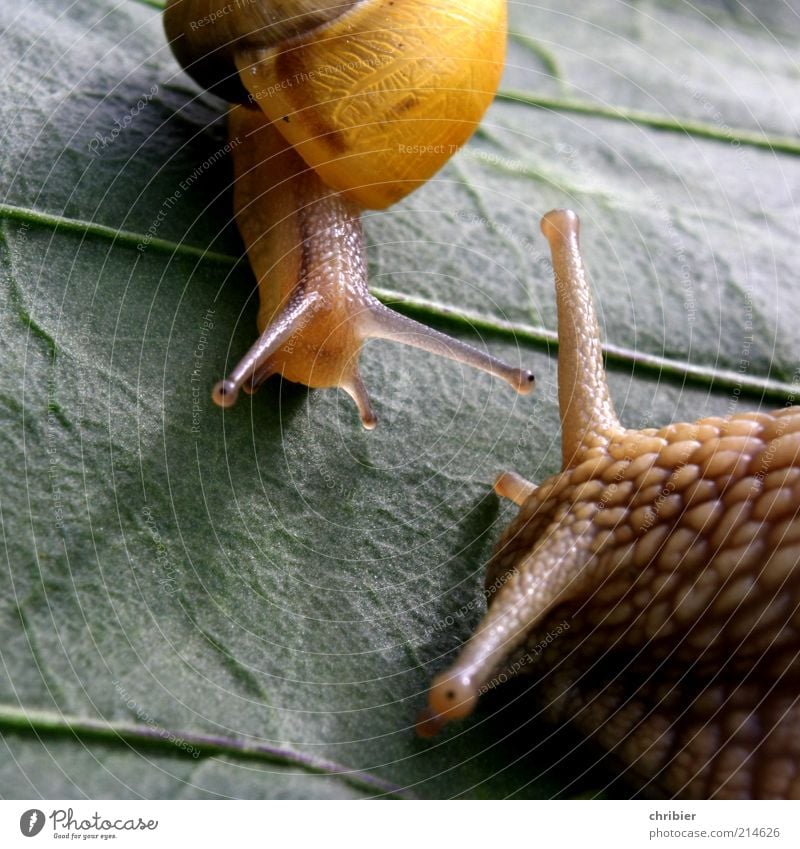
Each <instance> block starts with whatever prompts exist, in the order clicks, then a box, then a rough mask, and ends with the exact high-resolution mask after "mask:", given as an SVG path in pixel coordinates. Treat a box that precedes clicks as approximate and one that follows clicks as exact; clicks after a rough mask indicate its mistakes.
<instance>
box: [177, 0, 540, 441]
mask: <svg viewBox="0 0 800 849" xmlns="http://www.w3.org/2000/svg"><path fill="white" fill-rule="evenodd" d="M164 25H165V29H166V32H167V35H168V37H169V39H170V45H171V47H172V49H173V52H174V53H175V55H176V57H177V58H178V59H179V61H180V62H181V63H182V64H183V65H184V67H185V68H186V70H187V71H188V72H189V73H190V74H192V75H193V76H194V77H195V79H196V80H197V81H198V82H200V83H201V84H202V85H204V86H205V87H207V88H209V89H210V90H212V91H214V92H215V93H217V94H220V95H222V96H223V97H225V98H227V99H228V100H230V101H231V102H232V103H233V104H234V105H233V106H232V108H231V112H230V119H229V132H230V136H231V149H232V158H233V163H234V172H235V179H236V183H235V189H234V205H235V208H236V221H237V225H238V227H239V231H240V232H241V234H242V237H243V239H244V242H245V245H246V247H247V252H248V257H249V259H250V264H251V266H252V268H253V271H254V273H255V275H256V277H257V279H258V285H259V295H260V300H261V307H260V311H259V321H258V324H259V331H260V332H261V334H262V335H261V336H260V338H259V339H258V340H257V342H256V343H255V344H254V345H253V347H252V348H251V349H250V351H249V352H248V353H247V354H246V356H245V357H244V358H243V359H242V361H241V362H240V363H239V364H238V365H237V366H236V368H235V369H234V370H233V372H232V373H231V374H230V375H229V377H228V379H227V380H224V381H221V382H220V383H218V384H217V386H216V387H215V388H214V391H213V393H212V397H213V399H214V401H215V402H216V403H217V404H219V405H220V406H224V407H227V406H230V405H231V404H233V403H234V402H235V401H236V398H237V396H238V394H239V392H240V390H241V389H244V390H245V391H248V392H252V391H254V390H255V389H257V388H258V387H259V386H260V385H261V384H262V383H263V382H264V380H266V379H267V378H268V377H269V376H270V375H272V374H282V375H283V376H284V377H286V378H287V379H289V380H292V381H296V382H299V383H304V384H306V385H307V386H312V387H318V388H323V387H339V388H341V389H343V390H345V391H346V392H348V393H349V394H350V395H351V396H352V397H353V398H354V399H355V401H356V404H357V406H358V408H359V412H360V414H361V420H362V423H363V424H364V426H365V427H367V428H371V427H374V426H375V424H376V418H375V415H374V413H373V411H372V408H371V405H370V402H369V398H368V396H367V392H366V389H365V387H364V385H363V382H362V380H361V377H360V375H359V369H358V361H359V356H360V352H361V347H362V345H363V343H364V342H365V341H366V340H367V339H370V338H383V339H390V340H393V341H396V342H403V343H405V344H408V345H413V346H415V347H419V348H423V349H424V350H427V351H430V352H432V353H436V354H439V355H442V356H445V357H449V358H451V359H454V360H457V361H459V362H462V363H465V364H468V365H471V366H473V367H475V368H478V369H481V370H483V371H486V372H489V373H490V374H494V375H496V376H498V377H500V378H502V379H503V380H505V381H506V382H508V383H509V384H510V385H511V386H512V387H513V388H514V389H516V390H517V391H519V392H522V393H526V392H529V391H531V389H532V388H533V376H532V375H531V374H530V372H527V371H524V370H522V369H518V368H513V367H511V366H509V365H507V364H505V363H502V362H500V361H499V360H496V359H495V358H493V357H491V356H489V355H487V354H485V353H482V352H480V351H478V350H476V349H474V348H472V347H470V346H469V345H465V344H463V343H460V342H457V341H456V340H453V339H450V338H448V337H446V336H443V335H442V334H440V333H437V332H436V331H433V330H431V329H429V328H426V327H425V326H424V325H421V324H419V323H417V322H414V321H412V320H410V319H407V318H405V317H402V316H400V315H398V314H396V313H394V312H392V311H391V310H389V309H387V308H386V307H385V306H383V305H382V304H380V303H379V302H378V301H377V300H376V299H375V298H374V297H373V296H372V295H370V294H369V291H368V288H367V272H366V255H365V250H364V236H363V232H362V225H361V212H362V210H363V209H383V208H385V207H387V206H389V205H390V204H392V203H395V202H397V201H398V200H400V199H401V198H403V197H405V196H406V195H407V194H408V193H409V192H411V191H413V190H414V189H416V188H418V187H419V186H420V185H422V184H423V183H425V182H426V181H427V180H428V179H429V178H430V177H431V176H432V175H433V174H434V173H435V172H436V171H438V170H439V168H441V166H442V165H443V164H444V163H445V162H446V161H447V160H448V159H449V158H450V157H451V156H452V155H453V154H454V153H455V152H456V151H457V150H458V149H459V148H460V147H461V145H462V144H463V143H464V142H465V141H467V139H468V138H469V137H470V136H471V135H472V133H473V131H474V130H475V127H476V126H477V125H478V122H479V121H480V120H481V118H482V116H483V114H484V112H485V111H486V109H487V108H488V106H489V104H490V103H491V101H492V99H493V97H494V93H495V91H496V89H497V85H498V82H499V79H500V74H501V73H502V68H503V62H504V58H505V36H506V3H505V0H403V1H402V2H399V0H397V2H396V0H343V2H333V0H325V2H318V3H314V2H311V0H273V2H266V0H247V2H244V1H243V2H235V3H234V2H223V0H169V2H168V3H167V6H166V8H165V13H164Z"/></svg>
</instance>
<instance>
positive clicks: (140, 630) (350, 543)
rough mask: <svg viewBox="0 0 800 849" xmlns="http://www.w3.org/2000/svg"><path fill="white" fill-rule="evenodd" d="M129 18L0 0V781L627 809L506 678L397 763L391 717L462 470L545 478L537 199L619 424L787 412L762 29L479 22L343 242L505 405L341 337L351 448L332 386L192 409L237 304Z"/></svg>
mask: <svg viewBox="0 0 800 849" xmlns="http://www.w3.org/2000/svg"><path fill="white" fill-rule="evenodd" d="M156 5H157V4H154V3H149V2H135V0H127V2H111V0H84V2H82V3H80V4H67V5H66V6H65V5H64V4H63V3H60V2H56V0H27V2H18V3H16V4H13V10H12V8H11V7H10V4H5V5H4V6H3V7H2V9H0V31H1V32H2V36H1V37H0V45H1V47H0V49H2V61H3V68H4V70H5V73H4V75H3V79H2V81H0V86H2V97H0V116H1V117H2V122H1V123H0V126H2V131H1V132H2V136H3V144H2V146H0V186H2V195H0V204H1V205H0V274H1V275H2V287H0V332H1V333H2V338H3V341H4V351H5V353H4V368H3V370H2V373H1V374H0V417H2V422H1V424H2V426H1V427H0V451H2V458H3V461H4V467H5V472H4V474H3V476H2V480H1V481H0V526H1V527H2V532H3V551H4V553H5V568H6V570H7V581H8V589H7V591H6V592H5V593H3V596H2V598H1V599H0V652H2V661H3V664H2V667H0V733H2V739H3V745H4V747H5V752H4V753H3V755H4V756H2V757H0V795H3V796H7V797H8V796H21V797H31V796H36V795H42V796H45V797H47V796H50V797H64V796H79V795H83V794H86V795H88V796H90V797H102V796H111V797H127V796H131V797H137V796H145V797H173V796H174V797H179V796H180V797H209V796H247V797H279V796H284V797H285V796H313V797H317V796H319V797H331V796H332V797H343V796H346V797H350V796H371V795H384V794H388V795H400V796H418V797H449V796H468V797H506V796H519V797H530V796H533V797H535V796H553V795H557V794H562V795H570V796H571V795H581V794H586V793H589V794H594V793H598V792H604V793H606V794H610V795H613V794H616V793H622V794H624V793H627V792H630V789H629V788H628V787H627V785H624V784H623V785H620V784H618V783H615V782H616V781H617V779H618V778H619V776H620V770H619V768H618V767H617V766H616V765H615V764H613V763H610V762H609V760H608V759H607V758H606V759H603V758H601V757H600V756H599V755H598V753H597V752H596V751H595V750H594V748H593V747H592V746H591V744H589V743H587V742H586V741H583V740H581V739H580V738H578V737H577V736H575V735H574V734H572V733H571V732H569V731H568V730H567V731H564V730H556V729H553V728H551V727H550V726H548V725H546V724H545V723H544V722H543V720H542V719H541V718H540V716H539V713H538V712H539V707H538V703H537V701H536V693H535V688H532V687H531V686H530V684H528V683H526V682H524V681H523V682H517V683H516V684H510V685H508V686H507V687H506V688H505V689H504V690H502V689H501V690H500V691H498V692H496V693H494V694H492V696H491V697H490V698H487V699H486V700H485V701H484V702H483V703H482V704H481V706H480V709H479V710H478V712H477V713H476V715H475V716H474V717H473V718H472V719H470V720H469V721H466V722H463V723H461V724H460V725H458V726H455V727H453V728H452V729H448V731H447V732H446V733H445V734H443V735H442V736H441V738H439V739H437V740H435V741H433V742H424V741H421V740H419V739H417V738H416V736H415V735H414V730H413V724H414V718H415V714H416V712H417V711H418V710H419V709H420V708H421V707H422V706H423V704H424V694H425V691H426V688H427V684H428V682H429V681H430V679H431V677H432V676H433V674H435V673H436V672H437V671H439V670H440V669H442V668H444V667H445V666H446V664H447V662H448V660H449V659H450V658H452V656H453V653H454V652H456V651H457V650H458V647H459V645H460V644H461V642H462V641H463V640H464V639H465V638H466V637H467V636H468V635H469V633H470V632H471V630H472V628H474V626H475V624H476V623H477V621H478V620H479V618H480V615H481V612H482V609H483V604H484V603H483V597H482V593H481V586H482V576H483V572H484V566H485V563H486V560H487V558H488V556H489V554H490V552H491V549H492V546H493V544H494V542H495V540H496V539H497V537H498V535H499V533H500V531H501V529H502V527H503V526H504V525H505V524H506V523H507V522H508V521H509V519H510V517H511V515H512V512H513V511H512V508H511V507H509V506H508V505H505V504H500V503H499V502H498V501H497V499H496V498H495V497H494V496H493V495H492V494H491V483H492V481H493V479H494V477H495V475H496V474H497V473H498V472H500V471H503V470H505V469H509V468H513V469H516V470H518V471H520V472H522V473H524V474H525V475H527V476H529V477H531V478H532V479H533V480H541V479H542V478H544V477H546V476H547V475H550V474H552V473H553V472H554V471H555V470H556V469H557V468H558V465H559V436H558V433H559V426H558V416H557V407H556V384H555V379H556V374H555V356H554V355H555V353H556V348H555V345H554V339H555V336H554V334H555V329H556V324H555V299H554V292H553V284H552V279H551V272H550V268H549V261H548V259H547V257H546V255H545V246H544V243H543V239H542V238H541V237H540V235H539V233H538V226H537V222H538V219H539V217H540V216H541V214H542V213H544V212H545V211H546V210H547V209H549V208H551V207H553V206H571V207H573V208H575V209H576V210H577V211H578V212H579V214H580V215H581V217H582V219H583V226H584V239H583V241H584V248H585V252H586V255H587V259H588V262H589V264H590V270H591V272H592V275H593V281H594V285H595V289H596V295H597V304H598V309H599V312H600V316H601V322H602V325H603V331H604V334H605V339H606V340H607V342H608V346H609V361H610V370H611V371H610V382H611V387H612V392H613V395H614V398H615V401H616V403H617V407H618V409H619V412H620V414H621V417H622V419H623V420H624V422H625V423H626V424H628V425H630V426H637V427H641V426H646V425H657V424H663V423H666V422H668V421H673V420H685V419H693V418H696V417H697V416H699V415H701V414H712V413H730V412H733V411H734V410H735V409H736V408H737V406H738V407H739V408H743V406H747V407H757V406H758V405H759V404H762V403H763V404H766V405H767V406H780V405H781V404H783V403H785V402H786V400H787V399H789V398H792V397H793V395H794V391H795V390H794V389H793V387H794V386H795V385H796V384H797V382H798V380H797V377H798V374H797V364H798V361H799V360H800V344H799V343H798V338H797V333H796V331H795V328H794V317H795V316H796V315H797V314H798V311H800V285H798V282H797V276H796V269H797V268H798V267H799V266H800V240H798V238H797V234H798V230H800V227H798V223H799V222H798V214H797V211H796V208H795V197H796V194H797V191H798V189H800V156H799V154H800V139H798V118H799V117H800V101H798V99H797V97H796V96H795V95H796V88H797V83H798V45H799V44H800V21H799V20H798V18H797V17H796V16H794V15H793V14H791V12H790V10H789V7H788V6H787V5H785V4H770V3H767V2H761V3H754V4H753V3H751V4H749V10H748V9H746V8H745V7H744V6H741V5H739V4H734V3H727V2H723V0H716V2H715V0H703V2H700V3H694V4H689V3H684V2H679V1H678V0H674V1H673V2H668V0H650V2H645V3H638V4H634V5H631V4H625V3H622V2H614V0H598V2H595V3H592V4H591V11H589V10H588V9H587V4H585V3H576V2H575V3H565V2H563V0H561V2H559V3H552V4H549V3H545V4H542V3H535V4H534V3H533V2H528V1H527V0H526V2H516V3H513V4H511V13H512V30H513V32H512V36H511V39H510V50H509V61H508V71H507V75H506V79H505V80H504V83H503V92H502V94H501V96H500V97H499V98H498V100H497V102H496V103H495V105H494V106H493V107H492V109H491V110H490V112H489V114H488V116H487V118H486V120H485V122H484V124H483V125H482V127H481V129H480V131H479V132H478V134H477V135H476V136H475V138H474V139H473V141H472V142H471V143H470V145H469V146H468V147H467V148H466V149H465V150H463V151H462V152H461V153H459V154H458V155H457V156H456V157H455V158H454V159H453V160H452V161H451V163H450V164H449V165H448V166H447V167H446V168H445V169H444V170H443V171H442V172H441V173H440V174H439V175H437V177H436V178H435V179H433V180H431V181H430V183H429V184H428V185H426V186H425V187H424V188H423V189H421V190H420V191H419V192H417V193H416V194H414V195H413V196H412V197H410V198H409V199H408V200H407V201H405V202H404V203H402V204H400V205H399V206H397V207H393V208H391V209H389V210H387V211H385V212H381V213H371V214H369V215H368V216H367V222H366V226H367V233H368V237H369V242H370V246H369V250H370V262H371V269H370V270H371V281H372V285H373V286H374V288H375V291H376V292H377V293H378V294H379V295H380V296H382V297H383V298H385V299H386V300H390V301H393V302H395V303H396V304H397V306H398V308H399V309H401V310H403V311H405V312H407V313H409V314H414V315H415V316H416V317H419V318H421V319H423V320H425V321H429V322H431V323H433V324H436V325H437V326H441V327H443V328H445V329H447V330H448V332H451V333H453V334H454V335H457V336H460V337H463V338H465V339H468V340H470V341H472V342H474V343H476V344H478V345H480V346H485V347H486V348H487V349H489V350H491V351H492V352H494V353H496V354H498V355H501V356H504V357H506V358H508V359H509V360H511V361H512V362H514V363H520V364H525V365H527V366H529V367H531V368H533V369H534V371H535V372H536V375H537V378H538V388H537V392H536V394H535V395H534V396H533V397H531V398H518V397H516V396H515V395H513V393H511V392H510V391H509V390H508V389H507V387H505V386H504V385H500V384H499V383H497V382H494V381H492V380H491V379H490V378H488V377H485V376H483V375H476V374H474V373H472V372H469V373H467V372H466V371H464V370H462V369H461V368H460V367H458V366H456V365H454V364H452V363H450V362H446V361H443V360H433V359H431V358H430V357H428V356H427V355H425V354H423V353H421V352H418V351H414V350H411V349H405V348H399V347H397V346H393V345H390V344H388V343H385V344H380V343H378V344H374V345H370V346H369V347H368V349H367V351H366V353H365V356H364V361H363V369H364V376H365V381H366V383H367V385H368V386H369V388H370V391H371V394H372V396H373V400H374V403H375V406H376V410H377V412H378V414H379V417H380V426H379V428H378V430H377V431H375V432H374V433H366V432H364V431H363V430H362V429H361V428H360V426H359V423H358V418H357V415H356V412H355V410H354V408H353V405H352V403H351V402H350V401H349V399H347V398H345V397H344V396H340V395H338V394H336V393H335V392H332V391H327V392H308V391H306V390H305V389H303V388H301V387H296V386H291V385H284V386H278V385H271V386H269V387H267V388H266V389H265V390H264V391H262V392H261V393H260V394H259V395H257V396H255V397H254V398H253V399H252V400H245V401H243V402H240V403H239V404H238V405H237V406H236V407H235V408H233V409H231V410H228V411H226V412H225V413H223V412H221V411H220V410H218V409H216V408H215V407H213V405H212V404H211V402H210V399H209V390H210V387H211V386H212V385H213V383H214V382H215V381H216V380H217V379H218V378H219V377H220V376H221V375H223V374H224V373H225V372H226V370H227V369H228V368H229V367H230V365H231V363H232V362H233V361H234V360H235V359H236V358H238V357H239V356H240V355H241V354H242V352H243V351H244V350H245V349H246V348H247V346H248V345H249V344H250V342H251V341H252V339H253V335H254V325H255V304H254V301H253V299H252V298H251V297H250V295H251V294H252V291H253V287H254V282H253V279H252V276H251V274H250V271H249V269H248V267H247V265H246V263H244V262H241V261H240V255H241V250H242V248H241V244H240V242H239V240H238V236H237V234H236V231H235V226H234V224H233V221H232V217H231V198H230V181H231V172H230V162H229V161H228V159H227V157H225V156H221V155H219V151H220V150H221V149H222V148H223V146H224V144H225V128H224V105H223V104H222V103H221V102H219V101H217V100H216V99H214V98H213V97H212V96H210V95H207V94H204V93H201V92H199V91H198V89H197V87H196V86H195V85H194V83H192V82H191V81H190V80H189V79H188V77H187V76H186V75H185V74H183V73H182V72H181V71H180V70H179V69H178V67H177V65H176V64H175V62H174V60H173V58H172V56H171V54H170V52H169V50H168V48H167V46H166V44H165V40H164V36H163V33H162V29H161V23H160V19H159V12H158V9H157V8H155V6H156ZM20 7H22V8H20ZM588 16H591V17H588ZM140 101H141V106H139V105H138V104H139V102H140ZM126 118H129V119H130V120H126ZM115 122H120V124H121V125H123V129H122V130H121V131H118V132H114V130H115V126H116V124H115ZM93 140H94V142H93ZM100 140H103V142H104V143H101V141H100ZM181 183H184V184H186V188H185V189H182V188H181Z"/></svg>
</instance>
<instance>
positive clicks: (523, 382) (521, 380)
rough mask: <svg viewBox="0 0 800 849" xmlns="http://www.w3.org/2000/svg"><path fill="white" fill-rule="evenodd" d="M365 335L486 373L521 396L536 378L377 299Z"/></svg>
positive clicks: (525, 393)
mask: <svg viewBox="0 0 800 849" xmlns="http://www.w3.org/2000/svg"><path fill="white" fill-rule="evenodd" d="M364 334H365V336H367V337H369V338H371V339H386V340H389V341H392V342H400V343H402V344H403V345H410V346H411V347H412V348H420V349H421V350H423V351H427V352H428V353H431V354H436V355H437V356H440V357H445V358H447V359H449V360H454V361H455V362H458V363H463V364H464V365H467V366H471V367H472V368H476V369H478V370H479V371H485V372H486V373H487V374H491V375H493V376H494V377H499V378H500V379H501V380H504V381H505V382H506V383H508V384H509V386H511V388H512V389H514V390H515V391H516V392H518V393H519V394H520V395H527V394H528V393H529V392H532V391H533V388H534V384H535V378H534V376H533V373H532V372H530V371H527V370H526V369H520V368H515V367H514V366H511V365H509V364H508V363H505V362H503V361H502V360H499V359H497V357H493V356H492V355H491V354H487V353H485V352H484V351H479V350H478V349H477V348H474V347H473V346H472V345H468V344H467V343H466V342H460V341H459V340H457V339H453V338H452V336H448V335H447V334H445V333H440V332H439V331H438V330H434V329H433V328H432V327H428V326H427V325H425V324H420V322H418V321H414V319H413V318H409V317H408V316H405V315H402V314H400V313H398V312H395V311H394V310H391V309H389V308H388V307H386V306H384V305H383V304H381V303H380V301H378V300H377V299H373V301H372V304H371V308H370V309H369V311H368V315H367V316H366V317H365V318H364Z"/></svg>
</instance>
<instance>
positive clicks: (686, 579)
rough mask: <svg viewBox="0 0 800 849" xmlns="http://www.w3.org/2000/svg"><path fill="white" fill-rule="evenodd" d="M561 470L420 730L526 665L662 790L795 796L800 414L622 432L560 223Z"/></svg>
mask: <svg viewBox="0 0 800 849" xmlns="http://www.w3.org/2000/svg"><path fill="white" fill-rule="evenodd" d="M542 230H543V232H544V233H545V235H546V236H547V238H548V240H549V242H550V246H551V250H552V254H553V265H554V268H555V277H556V290H557V299H558V322H559V363H558V369H559V371H558V379H559V405H560V413H561V422H562V430H563V439H562V451H563V470H562V471H561V472H560V473H559V474H557V475H555V476H553V477H552V478H550V479H548V480H547V481H545V482H544V483H543V484H542V485H541V486H539V487H535V486H534V485H533V484H530V483H528V482H527V481H525V480H523V479H522V478H520V477H519V476H517V475H515V474H513V473H509V474H506V475H503V476H501V477H500V478H499V479H498V482H497V484H496V489H497V491H498V492H499V493H500V494H502V495H506V496H508V497H511V498H512V499H513V500H515V501H516V502H517V503H519V504H520V507H521V509H520V512H519V514H518V516H517V518H516V519H515V520H514V521H513V522H512V523H511V525H510V526H509V527H508V528H507V529H506V531H505V533H504V534H503V536H502V539H501V540H500V542H499V544H498V547H497V550H496V552H495V554H494V556H493V559H492V561H491V564H490V567H489V570H488V574H487V578H486V588H487V593H488V594H489V611H488V613H487V615H486V617H485V618H484V620H483V621H482V622H481V624H480V625H479V627H478V629H477V630H476V632H475V634H474V635H473V636H472V638H471V639H470V640H469V641H468V643H467V644H466V646H465V647H464V649H463V650H462V652H461V654H460V656H459V657H458V659H457V660H456V662H455V664H454V665H453V666H452V667H451V668H450V669H449V670H447V671H446V672H444V673H442V674H441V675H439V676H437V678H436V679H435V680H434V682H433V685H432V688H431V692H430V694H429V708H428V710H427V711H426V712H425V713H424V714H423V716H422V717H421V719H420V724H419V726H418V730H419V732H420V733H421V734H422V735H424V736H427V735H430V734H433V733H436V731H438V729H439V728H440V727H441V726H442V725H444V724H445V723H446V722H448V721H450V720H453V719H458V718H460V717H463V716H466V715H467V714H469V713H470V712H471V711H472V710H473V708H474V706H475V704H476V701H477V698H478V696H479V695H480V694H481V693H483V692H486V691H487V690H488V689H492V688H493V687H494V686H495V685H496V684H498V683H499V682H501V681H503V680H505V679H506V677H507V676H509V675H512V674H516V673H525V674H533V675H536V676H537V682H536V685H535V686H536V689H537V692H538V693H539V694H540V695H541V698H542V701H543V704H544V705H545V706H546V710H547V711H548V713H549V714H550V715H551V716H552V717H553V718H554V719H556V720H557V721H562V720H569V721H571V722H572V723H573V724H574V725H576V726H577V727H578V728H579V729H581V730H582V731H583V732H584V733H586V734H587V735H591V736H592V737H594V738H595V739H596V740H597V741H599V742H600V743H601V744H602V745H603V746H605V747H606V748H608V749H609V750H610V751H612V752H613V753H614V754H616V755H617V756H618V757H619V758H621V759H622V760H623V761H625V762H626V763H627V764H628V765H629V767H630V768H631V770H633V771H634V773H636V774H638V775H639V777H640V778H642V779H644V780H645V781H646V782H648V783H650V782H652V783H653V784H654V785H655V786H658V787H659V788H660V789H661V790H662V792H667V793H668V794H670V795H672V796H684V797H688V798H704V797H714V798H798V797H800V661H799V660H798V656H799V655H800V408H798V407H786V408H784V409H782V410H779V411H777V412H773V413H760V412H754V413H743V414H740V415H734V416H731V417H729V418H706V419H701V420H699V421H697V422H695V423H692V424H683V423H682V424H671V425H669V426H667V427H664V428H661V429H658V430H657V429H647V430H641V431H636V430H627V429H625V428H623V427H622V426H621V425H620V424H619V422H618V420H617V418H616V415H615V413H614V409H613V405H612V403H611V400H610V397H609V393H608V388H607V385H606V380H605V375H604V370H603V362H602V353H601V347H600V339H599V331H598V327H597V321H596V318H595V313H594V308H593V305H592V300H591V295H590V290H589V286H588V283H587V280H586V276H585V273H584V270H583V266H582V262H581V256H580V252H579V244H578V219H577V216H576V215H575V214H574V213H573V212H570V211H566V210H556V211H553V212H550V213H548V214H547V215H546V216H545V218H544V220H543V222H542Z"/></svg>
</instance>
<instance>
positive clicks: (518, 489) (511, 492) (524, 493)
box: [494, 472, 536, 507]
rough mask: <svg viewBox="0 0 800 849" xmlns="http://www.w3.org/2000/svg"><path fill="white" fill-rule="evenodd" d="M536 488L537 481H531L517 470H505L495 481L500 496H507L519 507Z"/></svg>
mask: <svg viewBox="0 0 800 849" xmlns="http://www.w3.org/2000/svg"><path fill="white" fill-rule="evenodd" d="M535 490H536V484H535V483H531V482H530V481H529V480H527V478H523V477H522V475H518V474H517V473H516V472H503V474H502V475H498V477H497V480H496V481H495V482H494V491H495V492H496V493H497V494H498V495H499V496H500V498H507V499H508V500H509V501H513V502H514V504H516V505H517V506H518V507H522V505H523V504H524V503H525V502H526V501H527V500H528V498H530V496H531V495H532V494H533V493H534V491H535Z"/></svg>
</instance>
